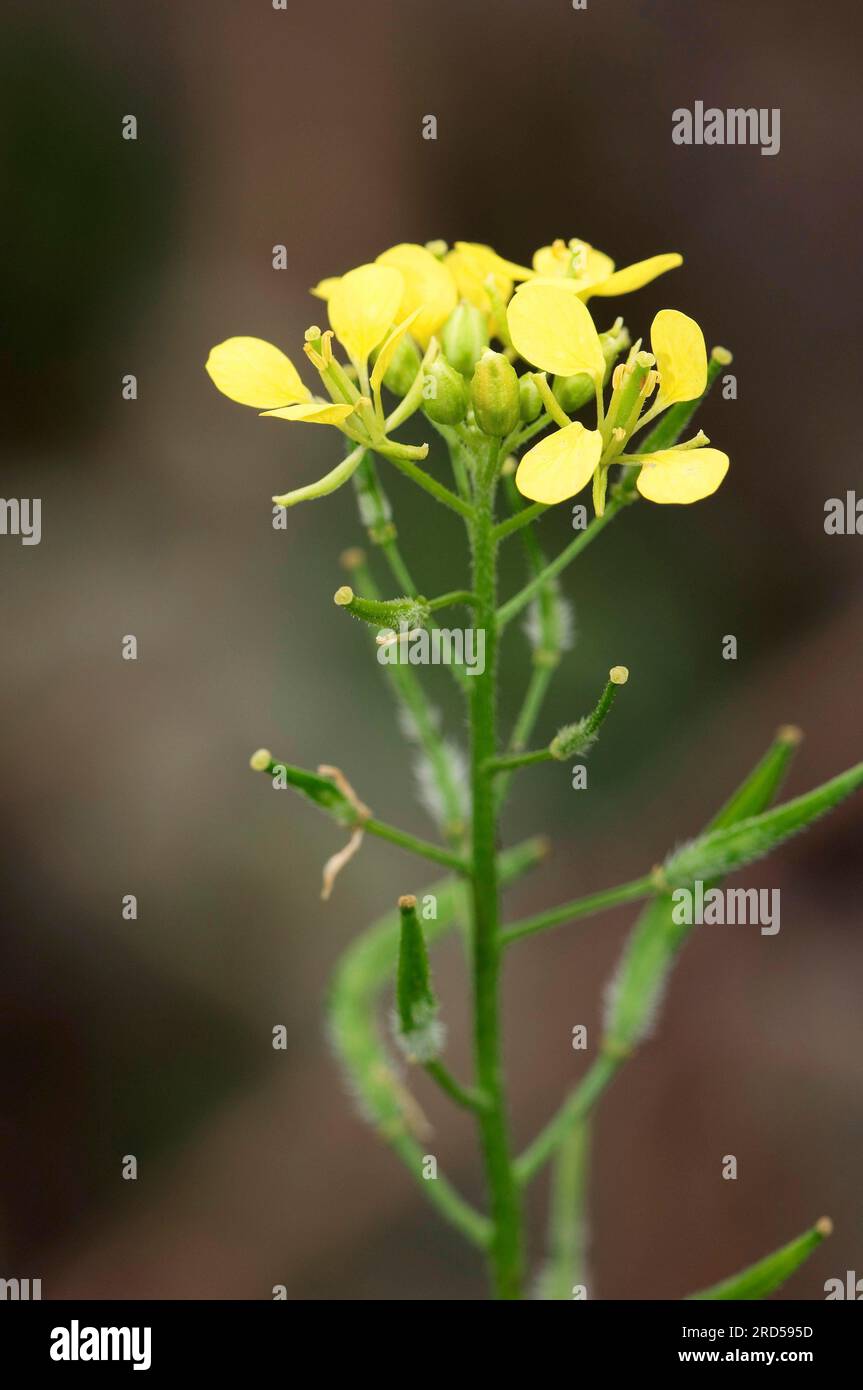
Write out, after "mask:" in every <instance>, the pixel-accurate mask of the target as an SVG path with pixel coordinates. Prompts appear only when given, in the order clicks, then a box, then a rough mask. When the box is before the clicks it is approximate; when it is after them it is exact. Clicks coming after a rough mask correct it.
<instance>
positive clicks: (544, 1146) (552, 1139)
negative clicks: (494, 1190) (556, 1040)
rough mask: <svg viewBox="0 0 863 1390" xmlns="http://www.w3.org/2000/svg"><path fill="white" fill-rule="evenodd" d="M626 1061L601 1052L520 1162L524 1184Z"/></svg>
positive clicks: (590, 1107)
mask: <svg viewBox="0 0 863 1390" xmlns="http://www.w3.org/2000/svg"><path fill="white" fill-rule="evenodd" d="M624 1061H625V1056H620V1057H617V1056H613V1055H612V1054H611V1053H607V1052H601V1053H600V1055H599V1056H598V1057H597V1059H596V1061H595V1062H594V1063H593V1065H592V1066H591V1068H590V1070H589V1071H588V1072H587V1073H586V1074H585V1077H584V1080H583V1081H582V1082H581V1085H580V1086H577V1087H576V1089H575V1090H574V1091H573V1093H572V1095H571V1096H570V1097H569V1099H568V1100H567V1101H565V1102H564V1104H563V1105H562V1106H561V1108H560V1109H559V1110H558V1112H557V1114H556V1115H555V1117H554V1119H553V1120H551V1121H550V1122H549V1123H548V1124H547V1125H546V1127H545V1129H544V1130H542V1131H541V1132H540V1133H539V1134H538V1135H537V1137H536V1138H535V1139H534V1141H533V1143H532V1144H530V1145H529V1146H528V1147H527V1148H526V1149H525V1151H524V1153H523V1154H522V1155H521V1157H520V1158H519V1159H518V1160H517V1161H516V1165H515V1170H516V1175H517V1177H518V1180H519V1182H520V1183H521V1184H522V1185H526V1184H527V1183H529V1182H530V1180H531V1178H533V1177H535V1176H536V1174H537V1173H538V1172H539V1170H540V1168H542V1166H543V1165H544V1164H545V1163H547V1162H548V1160H549V1159H550V1158H551V1156H552V1154H553V1153H554V1151H555V1149H556V1148H557V1147H558V1146H559V1145H560V1144H562V1143H563V1141H564V1139H565V1138H566V1137H567V1135H568V1134H569V1132H570V1130H571V1129H572V1127H573V1126H574V1125H578V1124H581V1123H582V1122H583V1121H584V1120H585V1119H586V1118H587V1116H588V1115H589V1114H590V1112H591V1110H592V1109H593V1107H594V1105H595V1104H596V1102H597V1101H598V1100H599V1097H600V1096H601V1095H602V1093H603V1091H604V1090H605V1088H606V1086H607V1085H608V1083H609V1082H610V1080H611V1078H612V1077H613V1076H614V1074H615V1072H616V1071H617V1069H618V1067H619V1066H621V1065H622V1063H623V1062H624Z"/></svg>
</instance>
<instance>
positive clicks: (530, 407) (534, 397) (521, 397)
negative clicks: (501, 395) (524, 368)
mask: <svg viewBox="0 0 863 1390" xmlns="http://www.w3.org/2000/svg"><path fill="white" fill-rule="evenodd" d="M541 410H542V396H541V395H540V394H539V391H538V390H537V387H536V382H535V381H534V380H533V379H532V377H530V376H521V377H519V379H518V413H519V415H520V417H521V420H522V423H523V424H525V425H529V424H530V423H531V421H532V420H535V419H536V418H537V416H538V415H539V413H540V411H541Z"/></svg>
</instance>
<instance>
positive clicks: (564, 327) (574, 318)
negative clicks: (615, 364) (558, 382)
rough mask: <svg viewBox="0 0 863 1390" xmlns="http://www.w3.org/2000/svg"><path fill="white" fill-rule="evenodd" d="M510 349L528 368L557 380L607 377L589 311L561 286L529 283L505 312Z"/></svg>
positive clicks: (599, 344) (539, 282)
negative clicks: (580, 374) (578, 375)
mask: <svg viewBox="0 0 863 1390" xmlns="http://www.w3.org/2000/svg"><path fill="white" fill-rule="evenodd" d="M506 318H507V324H508V325H509V333H510V337H511V338H512V343H513V347H514V348H515V350H516V352H517V353H518V354H519V356H520V357H523V358H524V359H525V361H526V362H532V363H533V365H534V366H535V367H539V368H540V369H541V370H542V371H544V372H553V373H554V374H555V375H556V376H574V375H575V374H576V373H577V372H586V373H587V375H588V376H590V377H592V378H593V379H594V381H596V382H601V381H602V378H603V376H604V375H605V357H604V355H603V351H602V344H601V343H600V341H599V334H598V333H597V331H596V328H595V327H594V323H593V319H592V318H591V316H590V311H589V310H588V309H587V308H586V306H585V305H584V304H583V303H582V301H581V299H580V298H579V297H578V296H577V295H574V294H573V293H572V292H571V290H568V289H566V288H565V286H564V284H563V283H562V282H561V283H559V284H558V283H555V282H552V281H550V280H529V281H528V282H527V284H525V285H522V286H520V288H519V290H518V292H517V293H516V295H515V297H514V299H513V301H512V303H511V304H510V306H509V310H508V311H507V316H506Z"/></svg>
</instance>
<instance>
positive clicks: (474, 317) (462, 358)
mask: <svg viewBox="0 0 863 1390" xmlns="http://www.w3.org/2000/svg"><path fill="white" fill-rule="evenodd" d="M440 340H441V347H442V348H443V351H444V356H445V357H446V360H447V361H448V362H449V363H451V365H452V366H453V367H455V369H456V371H457V372H461V374H462V376H463V377H467V378H468V380H469V379H470V377H472V376H473V370H474V367H475V366H476V364H477V362H478V361H479V359H480V358H481V357H482V355H483V353H484V352H485V350H486V348H487V347H488V344H489V337H488V324H487V322H486V317H485V314H484V313H483V312H482V310H481V309H477V307H476V305H474V304H467V303H466V302H465V301H464V300H462V302H461V304H457V305H456V307H455V308H454V309H453V311H452V313H451V314H450V316H449V318H448V319H447V321H446V323H445V324H444V326H443V328H442V330H441V338H440Z"/></svg>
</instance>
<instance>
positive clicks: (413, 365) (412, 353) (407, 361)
mask: <svg viewBox="0 0 863 1390" xmlns="http://www.w3.org/2000/svg"><path fill="white" fill-rule="evenodd" d="M421 365H422V359H421V358H420V354H419V349H418V348H417V345H416V343H415V342H414V340H413V338H411V337H410V335H409V334H407V333H406V334H405V336H404V337H403V338H402V340H401V342H400V343H399V345H398V347H397V348H396V350H395V352H394V353H393V359H392V361H391V362H390V365H389V366H388V367H387V369H386V372H385V373H384V386H385V387H386V388H387V390H388V391H392V393H393V395H394V396H406V395H407V393H408V391H409V390H410V389H411V387H412V386H413V384H414V381H415V380H416V375H417V372H418V371H419V369H420V366H421Z"/></svg>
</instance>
